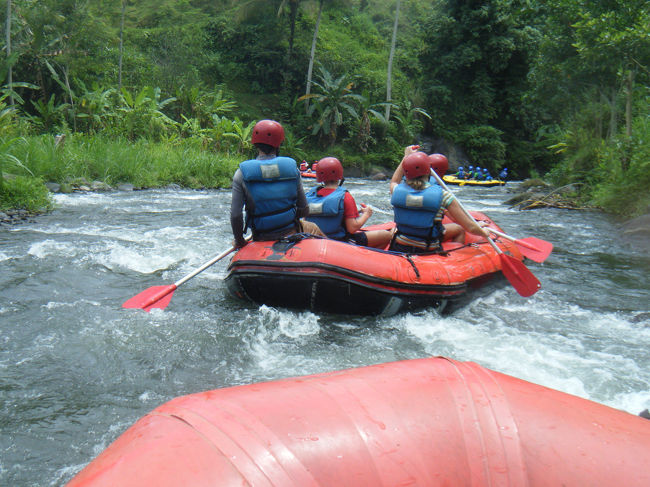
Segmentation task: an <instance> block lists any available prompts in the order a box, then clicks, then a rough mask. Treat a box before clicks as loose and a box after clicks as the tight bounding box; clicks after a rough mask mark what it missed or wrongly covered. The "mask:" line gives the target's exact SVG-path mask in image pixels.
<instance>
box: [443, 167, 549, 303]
mask: <svg viewBox="0 0 650 487" xmlns="http://www.w3.org/2000/svg"><path fill="white" fill-rule="evenodd" d="M431 174H432V175H433V177H435V178H436V181H438V184H439V185H440V187H442V188H444V189H446V190H447V191H449V188H448V187H447V185H446V184H445V182H444V181H443V180H442V178H441V177H440V176H438V174H437V173H436V172H435V171H434V170H433V169H431ZM449 192H450V193H451V191H449ZM456 201H458V205H459V206H460V208H461V209H462V210H463V212H464V213H465V214H466V215H467V216H468V217H469V218H470V219H472V220H473V221H474V223H476V224H477V225H478V223H477V221H476V219H475V218H474V217H473V216H472V215H471V214H470V212H469V211H467V210H466V209H465V207H464V206H463V204H462V203H461V202H460V200H458V198H456ZM488 230H489V229H488ZM487 241H488V242H490V245H492V248H494V250H495V251H496V253H497V254H498V256H499V260H500V262H501V272H503V275H504V276H506V279H508V282H510V284H512V287H514V288H515V290H516V291H517V292H518V293H519V295H520V296H523V297H525V298H527V297H529V296H532V295H533V294H535V293H536V292H537V291H538V290H539V289H540V288H541V287H542V285H541V284H540V283H539V280H538V279H537V278H536V277H535V276H534V274H533V273H532V272H530V270H529V269H528V267H526V266H525V265H524V264H523V262H521V261H519V260H517V259H515V258H513V257H510V256H509V255H506V254H504V253H503V250H501V249H500V248H499V247H498V246H497V244H495V243H494V240H492V239H491V238H490V237H487Z"/></svg>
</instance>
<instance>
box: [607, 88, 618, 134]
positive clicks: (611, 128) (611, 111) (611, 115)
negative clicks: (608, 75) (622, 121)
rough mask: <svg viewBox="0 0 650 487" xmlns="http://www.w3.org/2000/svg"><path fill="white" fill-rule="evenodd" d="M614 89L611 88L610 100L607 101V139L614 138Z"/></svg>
mask: <svg viewBox="0 0 650 487" xmlns="http://www.w3.org/2000/svg"><path fill="white" fill-rule="evenodd" d="M616 94H617V93H616V88H612V99H611V100H610V101H609V133H608V134H607V138H608V139H610V140H611V139H613V138H614V137H616Z"/></svg>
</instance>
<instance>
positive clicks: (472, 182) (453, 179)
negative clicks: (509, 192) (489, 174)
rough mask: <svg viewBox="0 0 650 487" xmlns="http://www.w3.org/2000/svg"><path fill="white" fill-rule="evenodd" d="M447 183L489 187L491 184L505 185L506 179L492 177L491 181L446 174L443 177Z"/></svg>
mask: <svg viewBox="0 0 650 487" xmlns="http://www.w3.org/2000/svg"><path fill="white" fill-rule="evenodd" d="M442 179H443V180H444V181H445V183H447V184H455V185H458V186H483V187H486V188H489V187H491V186H503V185H504V184H506V182H505V181H501V180H500V179H492V180H491V181H478V180H477V179H458V178H457V177H456V176H450V175H446V176H444V177H443V178H442Z"/></svg>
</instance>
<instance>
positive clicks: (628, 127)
mask: <svg viewBox="0 0 650 487" xmlns="http://www.w3.org/2000/svg"><path fill="white" fill-rule="evenodd" d="M626 85H627V90H626V93H625V135H627V136H628V137H632V95H633V92H634V71H633V70H631V69H630V71H629V72H628V73H627V79H626Z"/></svg>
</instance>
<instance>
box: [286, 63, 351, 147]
mask: <svg viewBox="0 0 650 487" xmlns="http://www.w3.org/2000/svg"><path fill="white" fill-rule="evenodd" d="M318 78H319V80H318V81H313V84H314V87H315V88H316V91H317V93H311V94H309V95H303V96H301V97H300V98H298V101H305V102H307V103H309V101H310V100H311V101H313V103H312V104H310V106H309V108H308V109H307V115H309V116H312V117H314V115H315V120H314V124H313V130H312V135H319V136H320V138H321V139H322V140H325V141H326V145H328V146H332V145H333V144H334V143H335V142H336V137H337V135H338V131H339V128H340V127H341V126H342V125H343V124H344V123H345V122H346V120H347V119H349V118H351V119H353V120H358V118H359V114H358V113H357V111H356V107H355V105H357V104H358V103H360V102H362V101H363V97H362V96H361V95H359V94H356V93H353V92H352V87H353V86H354V83H353V82H352V81H350V80H349V78H348V76H347V75H343V76H340V77H339V78H334V77H333V76H332V74H331V73H330V72H329V71H328V70H327V69H325V68H323V67H321V68H320V74H319V75H318Z"/></svg>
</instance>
